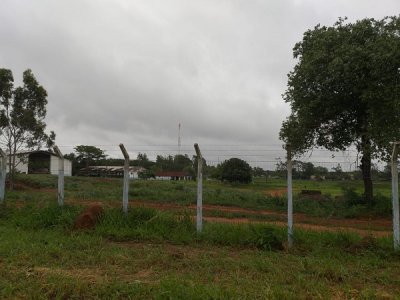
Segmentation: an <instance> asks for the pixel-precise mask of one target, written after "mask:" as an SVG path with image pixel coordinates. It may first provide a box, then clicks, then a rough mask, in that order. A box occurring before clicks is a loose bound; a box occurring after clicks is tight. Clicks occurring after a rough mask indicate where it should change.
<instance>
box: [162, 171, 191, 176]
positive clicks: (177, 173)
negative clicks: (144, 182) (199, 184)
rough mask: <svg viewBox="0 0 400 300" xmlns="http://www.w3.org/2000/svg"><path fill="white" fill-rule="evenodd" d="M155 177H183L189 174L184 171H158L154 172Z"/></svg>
mask: <svg viewBox="0 0 400 300" xmlns="http://www.w3.org/2000/svg"><path fill="white" fill-rule="evenodd" d="M155 176H157V177H185V176H190V174H189V173H187V172H184V171H158V172H155Z"/></svg>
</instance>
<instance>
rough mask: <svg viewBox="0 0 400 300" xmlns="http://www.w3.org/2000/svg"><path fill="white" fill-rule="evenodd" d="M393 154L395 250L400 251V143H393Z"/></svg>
mask: <svg viewBox="0 0 400 300" xmlns="http://www.w3.org/2000/svg"><path fill="white" fill-rule="evenodd" d="M391 144H392V145H393V152H392V161H391V167H392V168H391V169H392V206H393V246H394V249H395V250H399V246H400V237H399V170H398V168H397V157H398V152H399V149H398V148H399V144H400V142H393V143H391Z"/></svg>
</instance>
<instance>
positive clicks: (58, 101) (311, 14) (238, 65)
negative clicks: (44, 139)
mask: <svg viewBox="0 0 400 300" xmlns="http://www.w3.org/2000/svg"><path fill="white" fill-rule="evenodd" d="M1 6H2V9H1V10H0V40H1V48H0V66H1V67H6V68H10V69H12V70H13V72H14V77H15V78H16V79H18V80H20V77H21V74H22V71H23V70H24V69H26V68H31V69H32V70H33V72H34V74H35V75H36V77H37V78H38V80H39V81H40V83H41V84H42V85H43V86H44V87H45V88H46V89H47V91H48V93H49V106H48V118H47V123H48V127H49V129H54V130H55V131H56V133H57V143H58V144H60V145H69V146H74V145H76V144H89V143H90V144H95V145H109V144H118V143H120V142H124V143H126V144H131V145H135V144H136V145H138V144H140V145H143V144H149V145H156V144H176V142H177V125H178V123H182V124H183V127H182V140H183V142H184V143H186V144H190V143H193V142H195V141H198V142H200V143H201V142H204V143H217V144H220V143H225V144H226V143H228V144H229V143H243V144H259V143H264V144H278V143H279V140H278V132H279V128H280V125H281V122H282V121H283V120H284V118H285V117H286V116H287V115H288V114H289V107H288V106H287V105H286V104H285V103H284V102H283V100H282V97H281V94H282V93H283V92H284V91H285V86H286V78H287V77H286V74H287V73H288V72H289V71H290V70H291V68H292V67H293V65H294V63H295V62H294V60H293V58H292V48H293V46H294V44H295V42H297V41H299V40H301V38H302V34H303V32H304V31H305V30H307V29H309V28H312V27H313V26H315V25H316V24H318V23H321V24H326V25H331V24H333V23H334V22H335V20H337V18H338V17H339V16H348V17H349V18H350V20H355V19H359V18H364V17H375V18H382V17H383V16H385V15H393V14H396V13H398V12H399V8H400V3H399V2H398V1H397V0H386V1H380V2H379V4H378V2H376V1H362V0H358V1H345V0H343V1H330V2H326V1H316V0H315V1H311V0H308V1H301V0H292V1H289V0H285V1H273V2H272V1H239V0H238V1H211V0H208V1H173V0H171V1H161V0H160V1H122V0H121V1H50V0H47V1H39V2H37V1H35V2H31V1H12V0H5V1H4V0H3V1H2V4H1Z"/></svg>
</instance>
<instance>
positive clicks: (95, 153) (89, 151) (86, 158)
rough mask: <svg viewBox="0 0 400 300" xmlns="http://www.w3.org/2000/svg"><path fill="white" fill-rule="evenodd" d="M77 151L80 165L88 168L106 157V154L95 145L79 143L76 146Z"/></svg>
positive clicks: (77, 159)
mask: <svg viewBox="0 0 400 300" xmlns="http://www.w3.org/2000/svg"><path fill="white" fill-rule="evenodd" d="M74 150H75V152H76V153H77V156H76V161H77V162H78V164H79V166H80V167H83V166H85V168H88V167H89V166H90V164H92V163H94V162H96V161H99V160H101V159H105V158H106V156H107V155H106V154H105V153H104V151H103V150H101V149H100V148H97V147H95V146H87V145H79V146H76V147H75V148H74Z"/></svg>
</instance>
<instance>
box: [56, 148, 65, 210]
mask: <svg viewBox="0 0 400 300" xmlns="http://www.w3.org/2000/svg"><path fill="white" fill-rule="evenodd" d="M53 149H54V152H55V153H56V155H57V157H58V197H57V199H58V205H59V206H63V205H64V156H63V155H62V153H61V151H60V149H58V147H57V146H54V147H53Z"/></svg>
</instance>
